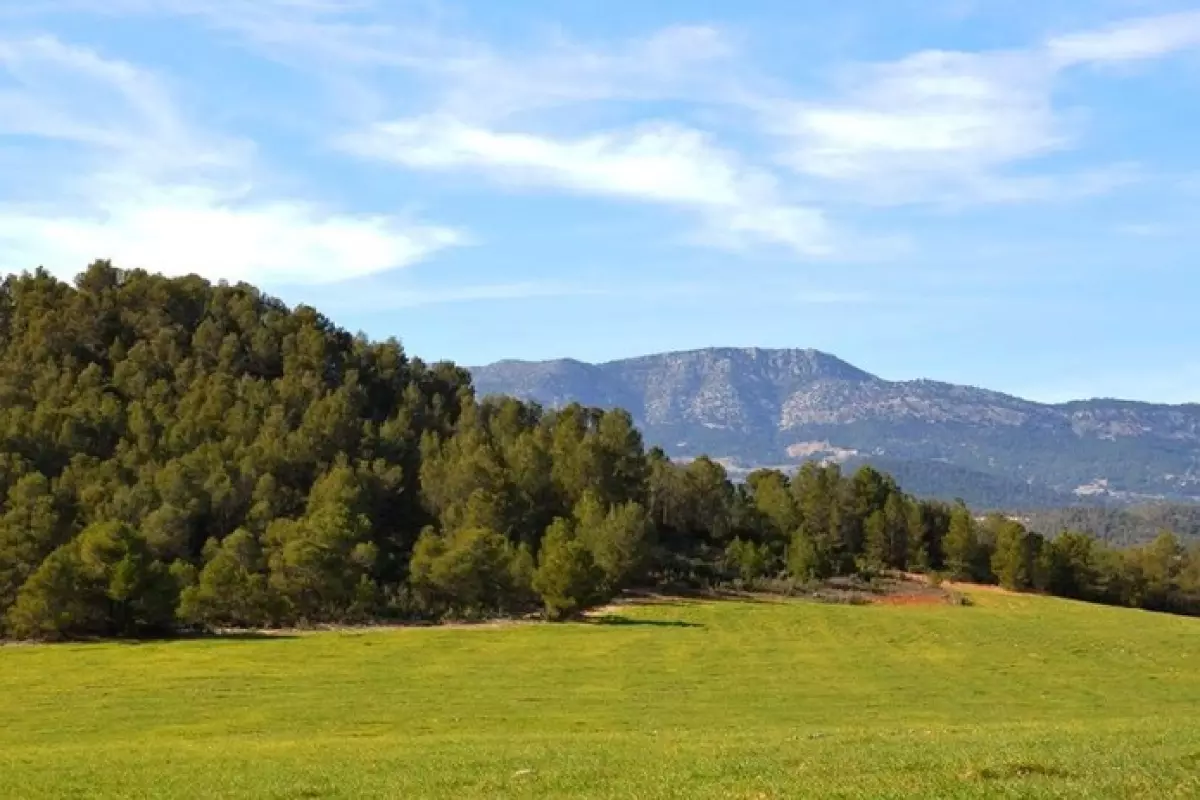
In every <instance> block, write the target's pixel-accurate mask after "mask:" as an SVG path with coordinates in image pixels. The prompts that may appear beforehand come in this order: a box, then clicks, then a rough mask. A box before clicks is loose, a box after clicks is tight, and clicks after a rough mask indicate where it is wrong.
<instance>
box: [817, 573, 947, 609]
mask: <svg viewBox="0 0 1200 800" xmlns="http://www.w3.org/2000/svg"><path fill="white" fill-rule="evenodd" d="M808 596H809V597H811V598H812V599H814V600H818V601H820V602H825V603H845V604H849V605H885V606H933V605H965V604H966V601H965V599H964V597H963V595H962V594H960V593H959V592H957V591H955V590H954V589H953V588H952V587H949V586H946V585H945V584H942V585H940V586H934V585H932V584H931V583H930V582H929V581H927V580H917V579H914V578H912V577H910V576H908V575H904V574H888V575H883V576H877V577H875V578H872V579H871V580H869V581H867V580H863V579H862V578H858V577H848V578H833V579H831V580H828V581H825V582H824V583H823V584H822V585H821V586H820V587H818V588H816V589H814V590H813V591H811V592H810V593H809V595H808Z"/></svg>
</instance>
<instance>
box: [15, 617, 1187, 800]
mask: <svg viewBox="0 0 1200 800" xmlns="http://www.w3.org/2000/svg"><path fill="white" fill-rule="evenodd" d="M974 600H975V605H973V606H971V607H966V608H962V607H950V606H930V607H872V606H868V607H862V606H833V605H818V604H812V603H803V602H779V603H775V602H760V603H749V602H693V601H675V602H672V603H669V604H664V605H657V606H641V607H631V608H629V609H627V610H624V611H622V612H621V618H622V620H623V621H624V622H625V623H626V624H572V625H562V626H550V625H508V626H498V627H481V628H478V629H405V630H380V631H371V632H346V633H321V634H313V635H304V636H298V637H294V638H262V639H257V640H254V639H230V640H191V641H178V642H164V643H149V644H102V645H63V646H34V647H25V646H21V647H4V648H0V719H2V720H3V724H2V725H0V796H4V797H60V796H76V797H101V796H104V797H146V798H149V797H156V798H157V797H219V796H225V797H228V796H240V797H256V798H257V797H281V798H282V797H346V798H352V797H353V798H357V797H396V798H399V797H405V798H407V797H455V798H460V797H488V798H492V797H525V796H536V797H564V796H587V797H612V798H618V797H619V798H629V797H642V798H650V797H680V798H684V797H686V798H693V797H746V798H751V797H764V798H767V797H803V796H813V797H983V796H987V797H994V796H1011V797H1038V796H1043V797H1089V796H1090V797H1115V796H1125V797H1173V796H1174V797H1192V796H1200V725H1197V724H1196V718H1197V714H1198V712H1200V620H1190V619H1182V618H1176V617H1168V616H1161V615H1154V614H1148V613H1144V612H1137V611H1127V610H1121V609H1111V608H1102V607H1095V606H1086V605H1082V604H1076V603H1070V602H1066V601H1061V600H1054V599H1043V598H1033V597H1015V596H1005V595H996V594H980V595H977V596H976V597H975V598H974ZM622 620H614V621H613V622H618V621H622ZM666 623H671V624H666Z"/></svg>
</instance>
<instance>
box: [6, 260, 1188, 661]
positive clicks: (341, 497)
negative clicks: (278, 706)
mask: <svg viewBox="0 0 1200 800" xmlns="http://www.w3.org/2000/svg"><path fill="white" fill-rule="evenodd" d="M0 500H2V502H0V618H4V619H5V620H6V622H5V631H4V632H5V633H6V634H7V635H13V636H27V637H57V638H64V637H71V636H96V635H138V634H141V633H150V632H155V633H160V632H161V633H169V632H170V631H171V629H172V628H173V627H176V626H178V627H187V628H197V627H199V628H204V627H230V626H232V627H239V626H253V627H258V626H267V627H273V626H281V625H289V624H311V623H339V622H340V623H345V622H358V621H364V620H369V619H373V618H378V617H380V616H384V615H389V616H392V615H404V614H410V613H416V614H421V615H429V614H433V615H442V614H463V615H473V616H481V615H494V614H504V613H512V612H517V611H522V610H525V609H527V608H530V607H532V606H534V605H536V604H537V603H538V602H539V601H540V602H541V603H542V605H544V606H545V607H546V608H547V610H548V612H549V614H550V615H551V616H556V617H561V616H569V615H571V614H573V613H575V612H577V611H578V610H579V609H581V608H584V607H586V606H587V605H588V604H590V603H592V602H596V601H597V599H603V598H604V597H607V596H611V595H613V594H615V593H617V592H619V591H621V590H623V589H625V588H629V587H631V586H634V585H641V586H647V587H649V586H655V585H657V586H678V585H680V584H683V585H686V586H690V587H695V588H704V587H708V586H712V585H714V584H717V583H719V582H721V581H724V580H728V578H729V577H730V576H731V575H738V576H740V577H742V578H744V579H753V578H756V577H762V576H765V575H771V574H778V573H780V572H782V571H783V570H785V569H786V571H787V573H788V574H789V576H790V578H791V579H792V580H801V581H810V580H814V579H822V578H827V577H833V576H846V575H851V574H853V573H854V572H855V571H856V570H868V571H882V570H903V569H916V570H940V569H948V570H949V571H950V572H951V573H952V574H953V575H954V576H955V577H957V578H959V579H966V580H975V581H993V580H996V579H999V580H1000V581H1002V582H1003V583H1005V584H1006V585H1009V586H1011V587H1014V588H1021V589H1036V590H1040V591H1049V592H1054V593H1061V594H1067V595H1070V596H1073V597H1079V598H1082V599H1087V600H1093V601H1098V602H1106V603H1118V604H1124V605H1135V606H1139V607H1145V608H1154V609H1158V610H1165V611H1176V612H1182V613H1193V612H1194V611H1195V610H1196V609H1197V608H1198V607H1200V558H1198V557H1197V554H1196V551H1195V550H1187V549H1185V548H1184V547H1183V544H1182V543H1181V542H1180V541H1179V540H1175V539H1168V538H1163V539H1161V540H1160V541H1156V542H1154V543H1153V544H1152V545H1148V546H1145V547H1138V548H1133V549H1130V550H1124V551H1118V550H1115V549H1112V548H1110V547H1107V546H1105V545H1104V544H1102V543H1101V542H1097V541H1095V540H1093V539H1091V538H1089V537H1087V536H1083V535H1081V536H1082V539H1081V538H1080V537H1079V536H1071V535H1064V536H1060V537H1057V538H1053V539H1049V540H1047V539H1044V538H1042V537H1040V536H1034V535H1030V534H1025V533H1024V531H1023V530H1021V531H1018V530H1017V528H1014V527H1011V526H1009V527H1005V526H1004V525H999V524H994V523H987V524H984V525H977V524H976V523H975V521H974V520H973V518H972V516H971V513H970V512H969V511H968V510H967V509H966V508H965V507H963V506H959V507H955V508H951V507H949V506H946V505H944V504H941V503H934V502H929V501H917V500H915V499H914V498H912V497H910V496H908V495H906V494H904V492H903V491H901V489H900V487H899V486H898V485H897V483H896V481H895V480H894V479H893V478H891V477H890V476H888V475H886V474H884V473H882V472H880V471H879V470H878V469H875V468H872V467H863V468H861V469H858V470H857V471H855V472H853V473H852V474H843V472H842V470H841V468H840V467H838V466H837V465H827V466H821V465H817V464H812V463H810V464H806V465H804V466H803V467H802V468H801V469H800V470H799V471H798V472H797V473H796V474H795V475H794V476H791V477H789V476H786V475H783V474H782V473H780V472H778V471H775V470H759V471H756V472H755V473H753V474H752V475H750V476H749V478H748V479H747V481H746V482H745V483H744V484H738V483H735V482H734V481H732V480H730V478H729V475H728V474H727V473H726V470H725V468H724V467H723V466H722V465H721V464H720V463H718V462H717V461H714V460H712V459H710V458H707V457H704V456H701V457H698V458H695V459H693V460H691V461H688V462H687V463H673V462H671V461H670V460H669V459H668V458H667V457H666V455H665V454H664V453H663V452H662V451H661V450H651V451H650V452H649V453H647V452H645V449H644V446H643V442H642V436H641V434H640V433H639V432H638V430H637V428H636V427H635V425H634V422H633V419H632V418H631V417H630V415H629V414H628V413H626V412H624V411H621V410H602V409H597V408H585V407H583V406H580V405H577V404H572V405H568V406H566V407H564V408H560V409H557V410H554V411H546V410H544V409H542V408H541V407H539V406H537V405H535V404H531V403H525V402H521V401H519V400H516V399H513V398H485V399H483V400H477V399H476V398H475V397H474V394H473V391H472V388H471V384H470V379H469V375H468V374H467V373H466V371H464V370H462V369H459V368H457V367H455V366H453V365H451V364H444V363H443V364H433V365H427V364H425V363H424V362H422V361H420V360H419V359H414V358H409V356H408V355H407V354H406V353H405V352H404V350H403V349H402V348H401V347H400V345H399V344H398V343H397V342H395V341H385V342H370V341H367V340H366V339H365V338H363V337H361V336H359V337H355V336H351V335H350V334H348V333H347V332H346V331H343V330H340V329H339V328H337V327H336V326H334V325H333V324H332V323H330V321H329V320H327V319H326V318H324V317H323V316H321V315H320V314H319V313H318V312H316V311H315V310H314V309H311V308H308V307H306V306H299V307H296V308H294V309H289V308H288V307H286V306H284V305H283V304H282V303H280V302H279V301H278V300H276V299H274V298H271V297H268V296H266V295H263V294H262V293H260V292H259V291H257V290H256V289H254V288H253V287H250V286H246V285H244V284H243V285H238V286H225V285H221V286H213V285H210V284H208V283H206V282H205V281H203V280H201V279H199V278H196V277H187V278H178V279H166V278H162V277H158V276H153V275H150V274H147V273H145V272H142V271H136V270H135V271H122V270H118V269H115V268H114V267H112V265H110V264H108V263H106V262H97V263H96V264H93V265H92V266H91V267H89V268H88V269H87V270H86V271H85V272H84V273H83V274H82V275H80V276H79V277H78V278H77V279H76V281H75V285H74V286H71V285H68V284H65V283H62V282H60V281H58V280H56V279H54V278H53V277H52V276H50V275H49V274H48V273H46V272H44V271H38V272H35V273H33V274H26V275H21V276H10V277H9V278H7V279H6V280H5V281H4V282H3V284H2V285H0ZM1147 513H1148V512H1147ZM1155 513H1156V514H1157V516H1155V515H1151V516H1146V517H1145V519H1147V520H1149V519H1152V518H1153V519H1161V520H1164V521H1171V522H1179V523H1180V524H1181V525H1183V526H1184V529H1183V530H1182V533H1184V534H1187V533H1189V532H1190V531H1189V530H1187V529H1186V524H1187V522H1188V519H1189V517H1188V515H1187V514H1184V513H1182V512H1166V511H1162V512H1161V513H1158V512H1155ZM556 520H566V521H568V522H556ZM422 531H427V532H426V533H424V534H422V533H421V532H422ZM548 532H549V533H553V534H554V540H553V541H551V542H549V543H547V542H544V541H543V538H544V537H545V536H548V535H549V533H548ZM105 543H107V544H105ZM168 565H169V566H168ZM993 573H995V574H993ZM535 587H537V588H536V591H535Z"/></svg>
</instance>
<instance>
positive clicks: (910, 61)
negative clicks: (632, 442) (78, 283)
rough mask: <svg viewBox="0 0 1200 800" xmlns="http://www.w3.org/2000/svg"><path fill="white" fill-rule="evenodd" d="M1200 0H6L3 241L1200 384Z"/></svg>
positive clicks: (268, 282) (527, 315)
mask: <svg viewBox="0 0 1200 800" xmlns="http://www.w3.org/2000/svg"><path fill="white" fill-rule="evenodd" d="M1198 129H1200V2H1197V0H1191V1H1190V2H1171V1H1169V0H1161V1H1160V0H1052V1H1051V2H1042V3H1026V2H1020V3H1017V2H1012V0H888V2H886V3H885V2H880V1H879V0H841V2H837V3H830V2H823V1H822V2H816V1H815V0H809V1H808V2H802V1H801V0H738V2H736V3H735V2H730V1H729V0H655V2H644V1H643V0H505V2H496V1H495V0H444V2H443V0H0V269H3V271H6V272H16V271H21V270H27V269H33V268H35V267H37V266H44V267H46V268H47V269H49V270H51V271H52V272H54V273H55V274H57V275H59V276H61V277H63V278H64V279H71V278H72V277H73V276H74V275H76V274H77V273H79V272H80V271H82V270H83V269H84V268H85V267H86V265H87V264H88V263H90V262H91V261H93V260H95V259H97V258H109V259H112V261H113V262H114V263H115V264H116V265H117V266H120V267H126V268H145V269H149V270H152V271H156V272H162V273H164V274H167V275H181V274H188V273H197V274H200V275H203V276H204V277H206V278H208V279H210V280H213V281H218V280H227V281H230V282H237V281H243V280H244V281H249V282H251V283H254V284H257V285H259V286H260V287H262V288H263V289H265V290H266V291H268V292H270V293H271V294H273V295H276V296H278V297H280V298H282V299H283V300H285V301H286V302H288V303H292V304H297V303H306V304H309V305H312V306H315V307H317V308H318V309H320V310H321V311H322V312H324V313H325V314H326V315H327V316H329V317H330V318H331V319H333V320H334V321H335V322H336V323H337V324H339V325H341V326H342V327H344V328H347V329H349V330H351V331H355V332H357V331H363V332H365V333H367V334H368V335H370V336H372V337H375V338H384V337H390V336H395V337H397V338H399V339H400V340H401V341H402V342H403V343H404V345H405V347H406V349H407V350H408V351H409V352H410V353H412V354H414V355H419V356H421V357H422V358H425V359H426V360H437V359H443V358H447V359H453V360H455V361H457V362H459V363H463V364H466V365H475V364H482V363H487V362H491V361H494V360H498V359H502V358H521V359H543V358H555V357H573V358H579V359H582V360H588V361H604V360H609V359H616V358H623V357H628V356H634V355H640V354H645V353H652V352H659V351H664V350H680V349H691V348H698V347H708V346H738V347H743V346H745V347H749V346H757V347H815V348H818V349H821V350H825V351H827V352H831V353H834V354H836V355H838V356H840V357H842V358H844V359H846V360H847V361H850V362H851V363H854V364H855V365H857V366H859V367H861V368H863V369H866V370H869V371H871V372H874V373H876V374H878V375H880V376H882V377H885V378H892V379H908V378H918V377H927V378H934V379H938V380H946V381H952V382H959V383H969V384H974V385H981V386H986V387H988V388H992V389H998V390H1001V391H1006V392H1010V393H1014V394H1018V395H1022V396H1025V397H1030V398H1032V399H1038V400H1045V401H1060V400H1065V399H1069V398H1076V397H1100V396H1103V397H1123V398H1131V399H1141V400H1151V401H1158V402H1200V327H1198V325H1197V323H1198V321H1200V303H1198V302H1197V300H1198V299H1200V258H1198V256H1200V147H1198V145H1197V141H1198V140H1197V136H1196V133H1195V131H1196V130H1198Z"/></svg>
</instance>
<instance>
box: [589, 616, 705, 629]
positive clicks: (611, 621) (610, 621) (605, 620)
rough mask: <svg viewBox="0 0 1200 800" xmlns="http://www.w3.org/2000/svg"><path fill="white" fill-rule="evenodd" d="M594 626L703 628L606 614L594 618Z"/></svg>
mask: <svg viewBox="0 0 1200 800" xmlns="http://www.w3.org/2000/svg"><path fill="white" fill-rule="evenodd" d="M590 622H591V623H592V624H593V625H628V626H631V627H638V626H644V627H647V628H703V627H704V626H703V625H701V624H700V623H699V622H685V621H683V620H681V619H635V618H633V617H623V616H621V615H620V614H605V615H604V616H602V617H592V618H591V620H590Z"/></svg>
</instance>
